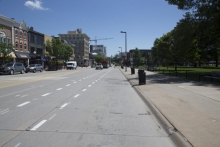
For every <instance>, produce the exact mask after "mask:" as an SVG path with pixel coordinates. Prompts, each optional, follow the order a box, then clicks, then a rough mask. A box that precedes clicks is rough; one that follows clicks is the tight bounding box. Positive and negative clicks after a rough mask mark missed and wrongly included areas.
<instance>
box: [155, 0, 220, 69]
mask: <svg viewBox="0 0 220 147" xmlns="http://www.w3.org/2000/svg"><path fill="white" fill-rule="evenodd" d="M165 1H167V2H168V3H169V4H171V5H177V6H178V8H179V9H181V10H186V11H187V12H186V13H185V15H184V18H183V19H181V20H180V21H179V22H178V23H177V25H176V27H175V28H174V29H173V30H170V32H168V33H166V34H164V35H163V36H162V37H160V38H157V39H155V41H154V46H153V47H152V55H151V56H152V60H154V61H157V62H160V63H167V64H168V63H172V64H174V65H175V66H176V65H177V63H178V62H194V63H196V62H198V63H201V62H207V61H210V60H215V61H216V67H218V62H219V57H220V25H219V22H220V1H219V0H165Z"/></svg>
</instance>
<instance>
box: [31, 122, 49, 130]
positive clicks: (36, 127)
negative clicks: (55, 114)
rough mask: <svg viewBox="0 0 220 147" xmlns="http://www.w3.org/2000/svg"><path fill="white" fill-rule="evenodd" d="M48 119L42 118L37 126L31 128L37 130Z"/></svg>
mask: <svg viewBox="0 0 220 147" xmlns="http://www.w3.org/2000/svg"><path fill="white" fill-rule="evenodd" d="M46 121H47V120H42V121H41V122H40V123H39V124H37V125H36V126H35V127H33V128H32V129H31V131H35V130H37V129H38V128H39V127H40V126H42V125H43V124H44V123H45V122H46Z"/></svg>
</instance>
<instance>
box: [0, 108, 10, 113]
mask: <svg viewBox="0 0 220 147" xmlns="http://www.w3.org/2000/svg"><path fill="white" fill-rule="evenodd" d="M9 111H10V110H9V108H7V109H5V110H2V111H0V114H5V113H7V112H9Z"/></svg>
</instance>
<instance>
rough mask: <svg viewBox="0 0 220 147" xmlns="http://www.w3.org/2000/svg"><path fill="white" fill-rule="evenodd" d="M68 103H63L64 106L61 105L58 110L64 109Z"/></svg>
mask: <svg viewBox="0 0 220 147" xmlns="http://www.w3.org/2000/svg"><path fill="white" fill-rule="evenodd" d="M69 104H70V103H65V104H63V105H62V106H61V107H60V109H63V108H64V107H66V106H67V105H69Z"/></svg>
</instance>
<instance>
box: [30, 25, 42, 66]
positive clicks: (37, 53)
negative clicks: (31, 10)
mask: <svg viewBox="0 0 220 147" xmlns="http://www.w3.org/2000/svg"><path fill="white" fill-rule="evenodd" d="M28 36H29V41H28V42H29V52H30V64H44V63H43V62H44V60H43V58H44V34H42V33H39V32H37V31H35V30H34V28H33V27H30V28H29V30H28Z"/></svg>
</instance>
